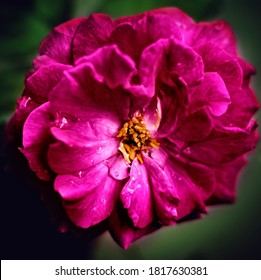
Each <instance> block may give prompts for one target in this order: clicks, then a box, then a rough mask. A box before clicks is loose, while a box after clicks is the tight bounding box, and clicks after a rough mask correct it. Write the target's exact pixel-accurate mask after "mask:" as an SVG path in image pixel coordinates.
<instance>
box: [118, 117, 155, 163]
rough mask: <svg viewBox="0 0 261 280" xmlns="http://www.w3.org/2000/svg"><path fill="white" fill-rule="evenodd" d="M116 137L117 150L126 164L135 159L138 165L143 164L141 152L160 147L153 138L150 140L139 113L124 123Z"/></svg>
mask: <svg viewBox="0 0 261 280" xmlns="http://www.w3.org/2000/svg"><path fill="white" fill-rule="evenodd" d="M116 137H117V138H119V139H120V140H121V143H120V147H119V150H120V151H121V152H122V154H123V157H124V159H125V160H126V161H127V162H128V163H131V162H132V161H133V160H134V159H135V157H137V159H138V161H139V162H140V163H143V158H142V153H141V151H142V150H145V151H146V150H149V149H151V148H156V149H158V148H159V145H160V144H159V143H158V142H157V140H156V139H155V138H151V136H150V132H149V131H148V130H147V128H146V125H145V123H144V121H143V118H142V115H141V114H140V113H139V112H138V113H136V114H135V115H134V117H133V118H132V119H131V120H129V121H128V122H125V123H124V125H123V127H122V128H121V129H120V131H119V133H118V134H117V135H116Z"/></svg>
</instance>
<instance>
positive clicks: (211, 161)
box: [183, 121, 257, 165]
mask: <svg viewBox="0 0 261 280" xmlns="http://www.w3.org/2000/svg"><path fill="white" fill-rule="evenodd" d="M256 127H257V124H256V122H255V121H251V122H250V124H249V126H248V127H247V128H246V129H240V128H237V127H226V128H225V127H224V128H222V129H221V128H220V130H217V129H216V130H213V132H212V133H211V134H210V135H209V137H208V138H206V139H205V140H203V141H201V142H199V143H195V144H192V145H190V146H189V147H187V148H186V149H185V150H183V153H184V154H186V155H187V156H188V157H190V158H191V159H193V160H196V161H199V162H202V163H204V164H207V165H216V164H219V163H225V162H229V161H231V160H234V159H235V158H237V157H239V156H242V155H243V154H245V153H247V152H250V151H251V150H253V149H254V147H255V145H256V142H257V132H256Z"/></svg>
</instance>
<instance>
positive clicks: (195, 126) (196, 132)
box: [168, 108, 213, 142]
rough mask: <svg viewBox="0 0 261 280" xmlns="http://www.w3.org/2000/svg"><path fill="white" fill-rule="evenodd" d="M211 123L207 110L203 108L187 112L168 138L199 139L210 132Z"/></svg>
mask: <svg viewBox="0 0 261 280" xmlns="http://www.w3.org/2000/svg"><path fill="white" fill-rule="evenodd" d="M212 128H213V123H212V120H211V118H210V115H209V113H208V111H207V110H206V109H205V108H203V109H200V110H198V111H195V112H193V113H192V114H189V115H188V116H187V117H186V118H185V119H184V121H183V122H181V123H180V126H179V127H178V128H177V129H176V130H175V132H174V134H173V135H169V136H168V138H169V139H173V140H181V141H187V142H189V141H201V140H203V139H205V138H206V137H207V136H208V135H209V134H210V132H211V130H212Z"/></svg>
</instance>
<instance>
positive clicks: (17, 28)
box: [0, 0, 261, 259]
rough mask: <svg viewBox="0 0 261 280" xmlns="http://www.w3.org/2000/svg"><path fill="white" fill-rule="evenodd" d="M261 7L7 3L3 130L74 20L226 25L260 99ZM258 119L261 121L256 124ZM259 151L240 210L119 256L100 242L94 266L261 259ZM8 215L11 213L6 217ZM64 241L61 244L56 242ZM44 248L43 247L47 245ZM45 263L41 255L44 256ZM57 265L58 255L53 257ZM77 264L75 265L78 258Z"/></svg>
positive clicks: (235, 1) (148, 1) (222, 2)
mask: <svg viewBox="0 0 261 280" xmlns="http://www.w3.org/2000/svg"><path fill="white" fill-rule="evenodd" d="M259 5H261V4H259V0H193V1H192V0H187V1H186V0H176V1H175V0H173V1H170V0H161V1H158V0H145V1H143V0H132V1H125V0H110V1H106V0H75V1H72V0H71V1H70V0H36V1H30V0H28V1H25V0H9V1H5V2H4V3H1V10H0V24H1V28H0V42H1V43H0V111H1V114H0V123H1V124H2V126H3V124H4V123H5V122H6V121H7V120H8V118H9V117H10V114H11V113H12V111H13V110H14V108H15V102H16V99H17V97H18V96H19V95H20V94H21V92H22V90H23V79H24V74H25V72H26V71H27V70H29V69H30V67H31V61H32V59H33V58H34V57H35V56H36V55H37V48H38V45H39V43H40V42H41V40H42V39H43V38H44V36H46V35H47V34H48V33H49V32H50V30H51V29H52V28H53V27H54V26H56V25H58V24H59V23H62V22H64V21H66V20H68V19H70V18H73V17H77V16H86V15H89V14H90V13H93V12H104V13H108V14H110V15H111V16H112V17H113V18H115V17H118V16H122V15H130V14H133V13H137V12H143V11H145V10H150V9H153V8H156V7H162V6H177V7H180V8H182V9H183V10H184V11H185V12H187V13H189V14H190V15H191V16H192V17H194V18H195V19H196V20H197V21H208V20H213V19H225V20H227V21H228V22H229V23H230V24H231V26H232V27H233V29H234V31H235V33H236V36H237V38H238V43H239V49H240V53H241V55H242V56H243V57H244V58H246V59H247V60H248V61H249V62H250V63H252V64H253V65H255V67H256V68H257V76H256V77H255V78H254V79H253V83H252V85H253V87H254V88H255V90H256V93H257V95H258V96H259V100H260V99H261V98H260V94H261V79H260V78H259V77H260V75H259V73H260V72H261V54H260V51H261V36H260V35H261V34H260V33H261V32H260V28H261V17H260V11H261V9H260V6H259ZM257 118H259V119H260V113H259V115H258V116H257ZM260 201H261V148H260V145H259V146H258V147H257V150H256V151H255V153H254V154H252V155H251V156H250V157H249V164H248V166H247V167H246V168H245V169H244V171H243V173H242V174H241V177H240V180H239V189H238V200H237V202H236V204H234V205H228V206H221V207H211V208H209V215H207V216H205V217H204V218H203V219H201V220H197V221H193V222H189V223H184V224H181V225H178V226H174V227H172V228H171V227H169V228H164V229H161V230H160V231H158V232H156V233H154V234H152V235H150V236H147V237H145V238H143V239H141V240H140V241H138V242H136V243H135V244H134V245H133V246H132V247H131V248H130V249H129V250H127V251H124V250H122V249H121V248H119V247H118V246H117V245H116V244H115V243H114V242H113V241H112V239H111V237H110V236H109V234H108V233H106V234H104V235H102V236H101V237H99V238H97V239H96V240H95V243H94V246H93V248H92V255H93V256H92V257H93V258H96V259H261V222H260V214H261V202H260ZM6 214H7V215H8V213H6ZM58 238H59V237H58ZM42 242H44V240H42ZM39 255H41V252H39ZM49 256H50V258H52V257H51V256H52V252H50V254H49ZM76 258H77V257H76Z"/></svg>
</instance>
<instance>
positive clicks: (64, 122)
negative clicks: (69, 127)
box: [54, 117, 68, 128]
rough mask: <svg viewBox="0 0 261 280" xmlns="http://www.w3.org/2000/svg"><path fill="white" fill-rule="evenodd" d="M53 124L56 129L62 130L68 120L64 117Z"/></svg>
mask: <svg viewBox="0 0 261 280" xmlns="http://www.w3.org/2000/svg"><path fill="white" fill-rule="evenodd" d="M54 124H55V125H56V126H57V127H58V128H63V127H64V126H65V125H66V124H68V120H67V119H66V118H65V117H62V118H59V119H56V120H55V121H54Z"/></svg>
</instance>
